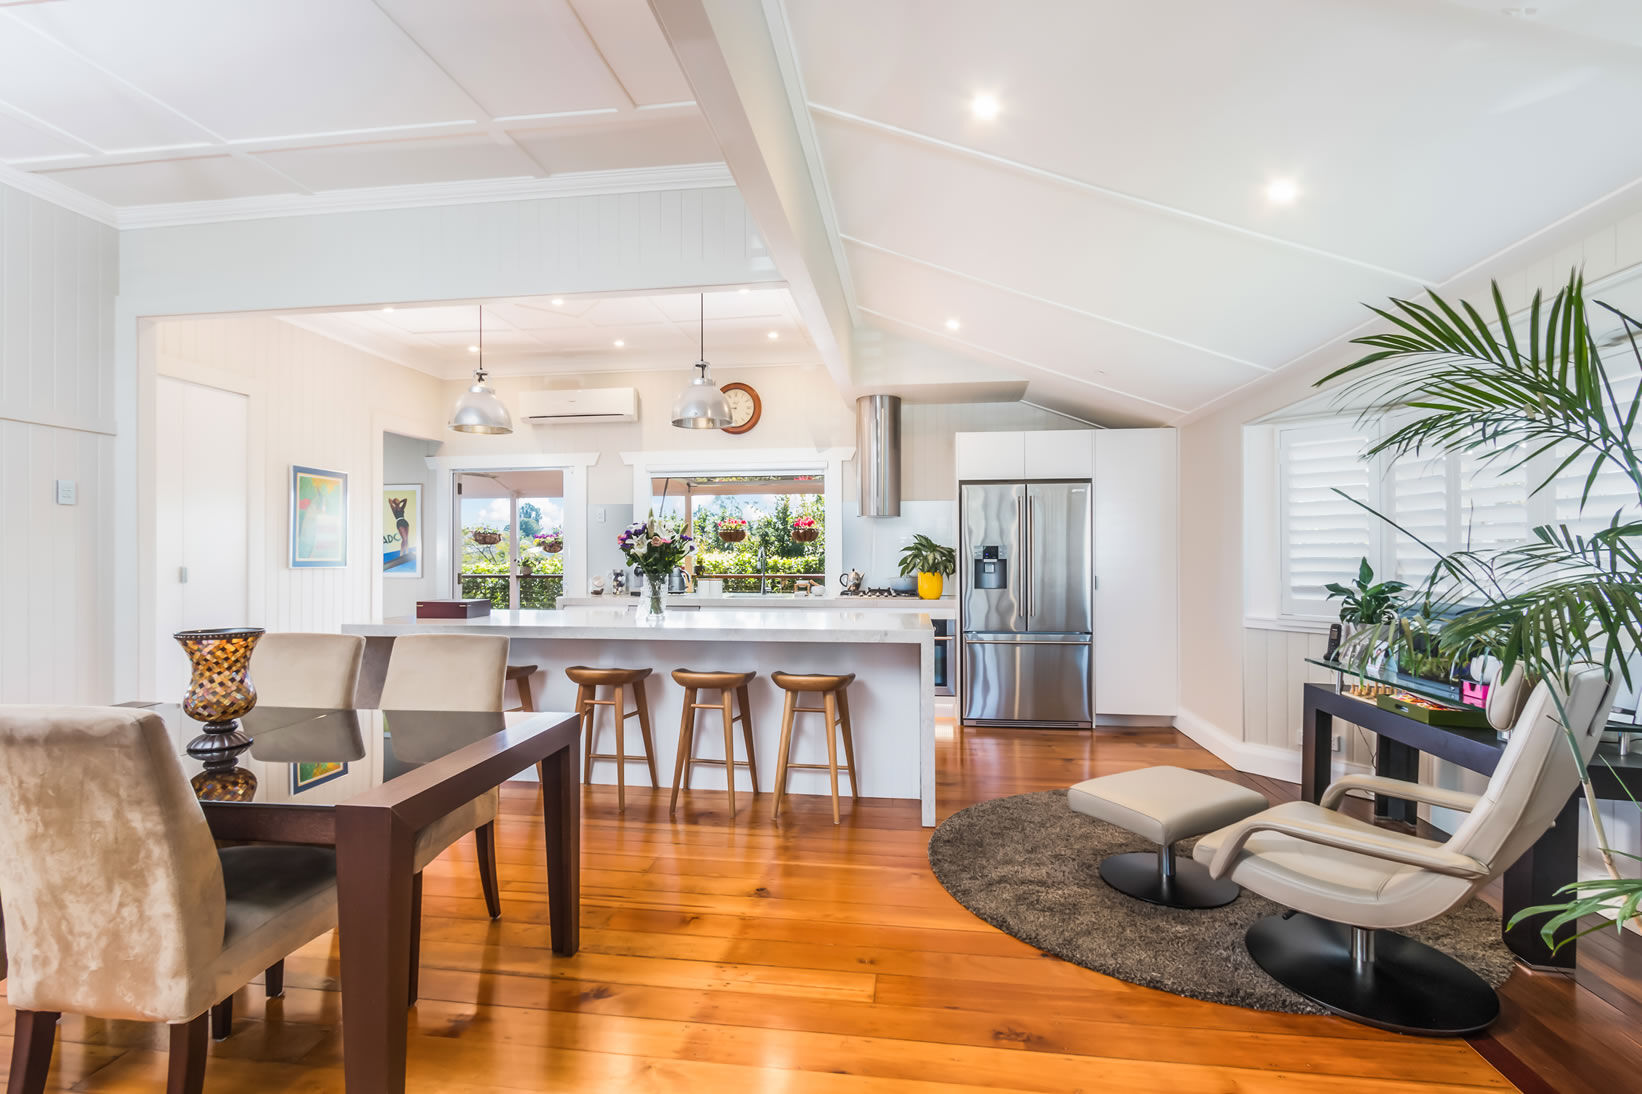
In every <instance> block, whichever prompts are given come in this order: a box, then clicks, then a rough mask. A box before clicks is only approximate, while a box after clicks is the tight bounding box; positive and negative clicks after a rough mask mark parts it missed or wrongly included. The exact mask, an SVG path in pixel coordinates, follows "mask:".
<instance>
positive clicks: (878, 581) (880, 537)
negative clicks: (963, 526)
mask: <svg viewBox="0 0 1642 1094" xmlns="http://www.w3.org/2000/svg"><path fill="white" fill-rule="evenodd" d="M919 533H922V534H924V535H926V536H928V537H930V538H931V539H933V540H934V541H935V542H936V543H940V544H943V545H945V546H949V547H951V546H955V545H956V544H957V542H958V503H957V502H956V501H907V500H905V499H903V500H902V502H901V515H900V516H898V517H858V516H855V515H853V514H850V515H847V516H845V518H844V565H845V566H848V567H850V568H852V569H857V570H860V571H861V572H862V573H864V574H866V575H867V581H866V583H867V584H868V585H872V586H881V585H888V584H889V579H890V578H892V577H894V576H896V575H897V574H898V573H900V565H901V548H903V547H905V546H906V545H907V544H909V543H911V542H912V537H913V536H915V535H917V534H919ZM837 584H838V576H837V575H836V574H833V575H831V576H829V577H828V585H829V588H831V587H833V586H836V585H837Z"/></svg>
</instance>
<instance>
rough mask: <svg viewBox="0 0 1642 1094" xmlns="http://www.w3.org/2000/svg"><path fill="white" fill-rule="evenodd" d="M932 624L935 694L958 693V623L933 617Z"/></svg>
mask: <svg viewBox="0 0 1642 1094" xmlns="http://www.w3.org/2000/svg"><path fill="white" fill-rule="evenodd" d="M930 624H931V625H932V626H933V627H934V628H935V694H936V695H956V694H958V687H957V684H958V681H957V680H956V679H955V676H956V673H957V670H958V634H957V630H958V628H957V625H956V622H955V621H954V620H951V619H932V620H930Z"/></svg>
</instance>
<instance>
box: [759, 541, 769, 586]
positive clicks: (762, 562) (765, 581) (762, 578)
mask: <svg viewBox="0 0 1642 1094" xmlns="http://www.w3.org/2000/svg"><path fill="white" fill-rule="evenodd" d="M768 567H769V561H768V560H767V559H766V558H765V557H764V545H763V544H762V543H760V544H759V545H758V594H759V595H760V596H763V595H764V594H765V593H767V592H769V591H770V590H769V584H770V579H769V577H768V576H767V575H766V573H765V571H766V569H767V568H768Z"/></svg>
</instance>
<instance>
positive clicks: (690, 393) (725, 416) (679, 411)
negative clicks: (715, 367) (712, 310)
mask: <svg viewBox="0 0 1642 1094" xmlns="http://www.w3.org/2000/svg"><path fill="white" fill-rule="evenodd" d="M696 368H699V369H700V370H701V375H700V376H697V377H696V378H695V379H693V380H691V381H690V386H689V387H687V388H685V389H684V390H683V391H681V392H679V393H678V398H677V399H674V400H673V424H674V425H676V426H678V427H679V428H680V429H723V428H724V427H725V426H727V425H729V424H730V422H731V419H730V403H729V400H727V399H725V398H724V393H723V392H722V391H720V390H718V385H717V384H715V383H713V378H712V376H711V375H710V374H709V373H708V371H707V368H708V366H707V294H706V293H702V294H701V356H700V359H699V360H697V361H696Z"/></svg>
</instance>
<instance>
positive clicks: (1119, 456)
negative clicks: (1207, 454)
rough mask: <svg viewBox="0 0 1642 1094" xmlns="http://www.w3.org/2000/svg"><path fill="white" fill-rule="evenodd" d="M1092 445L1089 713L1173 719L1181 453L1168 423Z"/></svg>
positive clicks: (1106, 436) (1104, 435)
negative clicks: (1091, 684) (1092, 624)
mask: <svg viewBox="0 0 1642 1094" xmlns="http://www.w3.org/2000/svg"><path fill="white" fill-rule="evenodd" d="M1094 445H1095V449H1094V451H1095V476H1094V482H1095V715H1096V717H1097V718H1099V717H1101V716H1103V715H1105V716H1124V717H1173V716H1174V715H1175V713H1176V710H1177V707H1178V702H1179V679H1178V675H1179V664H1178V661H1179V659H1178V645H1179V637H1178V627H1179V614H1180V613H1179V596H1180V594H1179V572H1178V571H1179V547H1178V538H1177V537H1178V530H1179V521H1180V506H1179V496H1180V467H1179V463H1180V458H1179V450H1178V447H1177V443H1176V436H1175V431H1174V430H1172V429H1103V430H1099V431H1098V432H1096V433H1095V434H1094Z"/></svg>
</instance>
